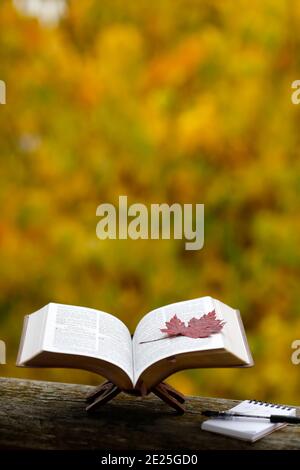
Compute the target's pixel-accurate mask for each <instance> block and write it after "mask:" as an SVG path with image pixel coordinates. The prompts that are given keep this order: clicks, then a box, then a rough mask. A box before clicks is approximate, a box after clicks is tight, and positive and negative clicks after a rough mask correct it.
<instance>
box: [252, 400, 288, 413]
mask: <svg viewBox="0 0 300 470" xmlns="http://www.w3.org/2000/svg"><path fill="white" fill-rule="evenodd" d="M249 403H251V404H252V405H261V406H267V407H269V408H276V409H277V410H288V411H290V410H292V409H293V408H291V407H290V406H284V405H276V404H275V403H268V402H266V401H259V400H249Z"/></svg>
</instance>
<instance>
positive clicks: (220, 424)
mask: <svg viewBox="0 0 300 470" xmlns="http://www.w3.org/2000/svg"><path fill="white" fill-rule="evenodd" d="M228 411H232V412H235V413H245V414H253V415H259V416H270V415H284V416H295V415H296V410H295V408H291V407H288V406H281V405H275V404H271V403H265V402H259V401H256V400H245V401H242V402H241V403H239V404H238V405H237V406H235V407H234V408H231V409H230V410H228ZM284 426H286V424H285V423H278V424H273V423H270V422H269V421H267V420H262V419H260V418H257V419H255V418H253V419H252V418H232V419H228V420H224V419H214V418H212V419H208V420H207V421H204V422H203V423H202V425H201V429H203V430H204V431H211V432H215V433H218V434H224V435H226V436H231V437H235V438H236V439H242V440H245V441H250V442H255V441H257V440H258V439H261V438H262V437H264V436H266V435H267V434H270V433H271V432H273V431H276V430H277V429H280V428H282V427H284Z"/></svg>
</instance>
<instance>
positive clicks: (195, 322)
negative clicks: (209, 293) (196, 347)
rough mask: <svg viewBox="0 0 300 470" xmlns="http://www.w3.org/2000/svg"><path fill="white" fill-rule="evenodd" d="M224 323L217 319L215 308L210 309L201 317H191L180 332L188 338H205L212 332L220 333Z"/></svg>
mask: <svg viewBox="0 0 300 470" xmlns="http://www.w3.org/2000/svg"><path fill="white" fill-rule="evenodd" d="M224 325H225V323H224V322H222V321H221V320H218V318H217V316H216V312H215V310H212V311H211V312H209V313H207V314H206V315H202V317H201V318H195V317H194V318H192V319H191V320H190V321H189V322H188V326H187V328H185V329H184V331H183V333H182V334H183V335H184V336H188V337H189V338H207V337H208V336H210V335H212V334H214V333H220V331H221V330H222V328H223V326H224Z"/></svg>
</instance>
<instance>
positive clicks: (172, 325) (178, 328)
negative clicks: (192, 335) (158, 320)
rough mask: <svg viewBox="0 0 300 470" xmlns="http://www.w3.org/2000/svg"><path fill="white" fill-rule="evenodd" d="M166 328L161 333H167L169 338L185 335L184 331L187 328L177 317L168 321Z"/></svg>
mask: <svg viewBox="0 0 300 470" xmlns="http://www.w3.org/2000/svg"><path fill="white" fill-rule="evenodd" d="M166 327H167V328H163V329H161V330H160V331H161V332H162V333H167V335H168V336H179V335H182V334H183V331H184V329H185V328H186V326H185V324H184V322H183V321H181V320H179V318H178V317H177V315H174V317H172V318H171V320H170V321H166Z"/></svg>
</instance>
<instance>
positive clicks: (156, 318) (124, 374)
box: [17, 297, 253, 394]
mask: <svg viewBox="0 0 300 470" xmlns="http://www.w3.org/2000/svg"><path fill="white" fill-rule="evenodd" d="M211 311H214V312H215V315H216V317H217V318H218V320H221V321H222V322H223V326H222V330H221V331H220V332H219V333H216V334H211V335H210V336H208V337H201V338H191V337H187V336H181V335H178V336H168V335H167V334H166V333H164V332H162V331H161V330H163V329H164V327H165V325H166V323H167V322H168V321H170V320H171V319H172V318H173V317H174V315H176V316H177V317H178V318H180V319H181V320H182V321H183V322H186V323H188V322H189V321H190V320H191V319H195V318H200V317H201V316H202V315H205V314H207V313H208V312H211ZM252 364H253V361H252V357H251V353H250V350H249V347H248V344H247V339H246V336H245V333H244V328H243V324H242V321H241V318H240V314H239V311H238V310H234V309H232V308H230V307H228V306H227V305H225V304H223V303H222V302H220V301H218V300H215V299H213V298H211V297H202V298H198V299H194V300H188V301H184V302H178V303H174V304H171V305H167V306H164V307H161V308H157V309H155V310H153V311H151V312H150V313H148V314H146V315H145V316H144V317H143V318H142V319H141V321H140V322H139V323H138V325H137V327H136V330H135V332H134V334H133V336H132V335H131V334H130V331H129V330H128V328H127V327H126V325H125V324H124V323H123V322H122V321H120V320H119V319H118V318H116V317H115V316H113V315H111V314H109V313H106V312H103V311H100V310H95V309H91V308H86V307H77V306H71V305H63V304H56V303H50V304H48V305H46V306H45V307H43V308H41V309H40V310H38V311H37V312H35V313H32V314H31V315H27V316H26V317H25V320H24V327H23V333H22V338H21V344H20V349H19V354H18V359H17V365H18V366H26V367H63V368H76V369H85V370H89V371H92V372H96V373H98V374H99V375H101V376H104V377H106V378H107V379H109V381H110V383H112V384H114V386H115V387H117V388H118V389H119V390H123V391H128V392H130V391H133V390H135V391H142V394H146V393H148V392H150V391H153V390H154V389H155V387H156V386H158V385H159V384H160V383H161V382H162V381H163V380H164V379H165V378H166V377H168V376H170V375H171V374H173V373H174V372H177V371H179V370H183V369H187V368H189V369H190V368H202V367H243V366H250V365H252Z"/></svg>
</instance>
